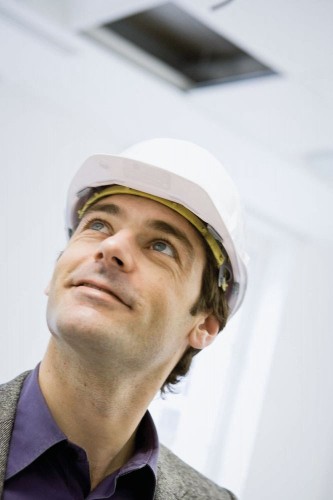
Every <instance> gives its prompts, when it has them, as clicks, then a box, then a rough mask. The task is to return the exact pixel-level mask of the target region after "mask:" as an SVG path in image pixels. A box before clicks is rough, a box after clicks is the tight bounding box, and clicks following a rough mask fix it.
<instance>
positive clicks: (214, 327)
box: [188, 314, 220, 349]
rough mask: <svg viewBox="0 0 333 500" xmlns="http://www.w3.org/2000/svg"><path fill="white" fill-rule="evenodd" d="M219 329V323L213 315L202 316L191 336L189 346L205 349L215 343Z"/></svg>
mask: <svg viewBox="0 0 333 500" xmlns="http://www.w3.org/2000/svg"><path fill="white" fill-rule="evenodd" d="M219 328H220V325H219V322H218V320H217V319H216V317H215V316H214V315H213V314H209V315H206V316H200V317H199V318H198V322H197V323H196V324H195V326H194V327H193V329H192V330H191V332H190V334H189V337H188V340H189V345H190V346H191V347H194V348H195V349H204V348H205V347H207V346H209V345H210V344H211V343H212V342H214V340H215V339H216V337H217V334H218V333H219Z"/></svg>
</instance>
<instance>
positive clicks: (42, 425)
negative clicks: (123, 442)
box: [6, 365, 159, 479]
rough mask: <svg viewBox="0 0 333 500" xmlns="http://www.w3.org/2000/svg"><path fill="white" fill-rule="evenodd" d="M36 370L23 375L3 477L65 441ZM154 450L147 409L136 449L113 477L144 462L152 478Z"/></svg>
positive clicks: (155, 438) (155, 441) (156, 445)
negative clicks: (43, 392) (48, 404)
mask: <svg viewBox="0 0 333 500" xmlns="http://www.w3.org/2000/svg"><path fill="white" fill-rule="evenodd" d="M38 373H39V365H37V367H36V368H35V369H34V370H33V371H32V372H31V373H30V374H29V375H28V376H27V378H26V379H25V381H24V384H23V387H22V391H21V395H20V398H19V401H18V405H17V409H16V416H15V422H14V427H13V432H12V438H11V443H10V450H9V456H8V463H7V470H6V479H9V478H10V477H12V476H14V475H15V474H17V473H18V472H20V471H21V470H22V469H24V468H25V467H27V466H28V465H30V464H31V463H32V462H33V461H34V460H36V459H37V458H38V457H39V456H40V455H42V454H43V453H44V452H45V451H46V450H48V449H49V448H51V447H52V446H54V445H55V444H57V443H60V442H61V441H66V440H67V437H66V436H65V434H64V433H63V432H62V431H61V430H60V429H59V427H58V425H57V424H56V422H55V421H54V419H53V417H52V415H51V412H50V410H49V408H48V406H47V404H46V401H45V399H44V396H43V394H42V392H41V390H40V387H39V382H38ZM158 453H159V441H158V436H157V432H156V428H155V425H154V422H153V420H152V418H151V415H150V413H149V412H148V411H147V412H146V413H145V415H144V417H143V419H142V420H141V422H140V424H139V427H138V432H137V438H136V451H135V453H134V455H133V456H132V457H131V459H130V460H129V461H128V462H127V463H126V464H125V465H124V466H123V467H122V468H121V469H120V470H119V471H118V474H117V476H118V477H119V476H122V475H124V474H127V473H129V472H132V471H133V470H136V469H139V468H142V467H144V466H145V465H148V466H149V468H150V469H151V470H152V472H153V473H154V475H155V477H156V473H157V459H158Z"/></svg>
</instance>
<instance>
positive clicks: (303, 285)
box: [242, 242, 333, 500]
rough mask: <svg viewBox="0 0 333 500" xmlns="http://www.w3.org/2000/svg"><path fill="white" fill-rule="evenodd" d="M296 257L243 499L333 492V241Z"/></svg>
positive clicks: (326, 499) (324, 498)
mask: <svg viewBox="0 0 333 500" xmlns="http://www.w3.org/2000/svg"><path fill="white" fill-rule="evenodd" d="M295 261H297V264H296V265H294V268H293V270H292V273H291V276H287V277H286V278H287V279H288V285H289V286H288V293H287V295H286V307H285V310H284V314H283V317H282V318H281V321H280V328H279V331H280V332H279V336H278V339H277V344H276V348H275V352H274V357H273V363H272V367H271V372H270V376H269V379H268V384H267V390H266V396H265V400H264V405H263V411H262V414H261V418H260V421H259V425H258V431H257V435H256V440H255V446H254V450H253V455H252V458H251V463H250V467H249V471H248V478H247V481H246V484H245V487H244V494H243V495H242V499H244V500H252V499H253V500H254V499H256V500H261V499H262V500H266V499H267V498H269V499H270V500H278V499H281V498H284V499H290V500H291V499H302V500H303V499H308V500H310V499H313V500H314V499H316V500H317V499H318V500H330V499H331V498H333V479H332V474H331V464H332V445H333V427H332V422H333V402H332V393H333V378H332V348H333V339H332V292H331V283H332V280H333V269H332V248H331V247H325V246H321V245H318V243H315V242H311V243H310V242H309V243H308V244H306V245H304V246H303V247H302V248H300V249H299V251H298V252H297V255H295Z"/></svg>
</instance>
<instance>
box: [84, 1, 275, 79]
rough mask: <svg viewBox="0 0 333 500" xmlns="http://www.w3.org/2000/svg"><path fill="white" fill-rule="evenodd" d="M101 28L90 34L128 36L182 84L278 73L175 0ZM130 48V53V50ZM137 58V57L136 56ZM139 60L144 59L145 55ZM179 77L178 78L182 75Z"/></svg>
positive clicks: (104, 36)
mask: <svg viewBox="0 0 333 500" xmlns="http://www.w3.org/2000/svg"><path fill="white" fill-rule="evenodd" d="M99 30H100V31H102V33H103V36H102V37H100V36H95V35H96V31H99ZM99 30H93V33H90V34H91V35H92V36H94V37H95V38H97V39H99V40H100V41H104V42H105V41H106V40H107V33H109V34H110V35H114V34H115V35H117V36H118V37H120V38H121V39H124V40H126V41H127V42H129V43H130V44H132V45H134V46H135V48H136V49H138V48H139V49H140V51H143V52H144V53H145V54H148V57H149V65H147V66H149V67H150V69H153V70H154V68H152V61H153V60H155V61H156V62H158V64H157V70H156V72H159V71H158V67H160V65H161V64H160V63H161V62H162V65H163V67H164V68H165V66H167V67H168V68H169V69H170V71H172V72H173V73H174V74H177V75H178V77H179V78H178V84H179V86H181V87H183V88H193V87H199V86H203V85H212V84H219V83H224V82H230V81H235V80H240V79H245V78H253V77H258V76H264V75H270V74H273V73H274V71H272V69H271V68H269V67H268V66H266V65H264V64H263V63H261V62H260V61H258V60H257V59H255V58H254V57H252V56H251V55H250V54H248V53H247V52H245V51H244V50H242V49H240V48H239V47H237V46H236V45H235V44H234V43H232V42H230V41H229V40H227V39H226V38H224V37H223V36H221V35H220V34H218V33H217V32H216V31H213V30H212V29H210V28H209V27H208V26H207V25H205V24H204V23H203V22H201V21H200V20H199V19H197V18H195V17H193V16H192V15H190V14H189V13H188V12H186V11H184V10H183V9H181V8H180V7H178V6H177V5H175V4H173V3H171V2H168V3H165V4H162V5H159V6H157V7H154V8H151V9H148V10H145V11H143V12H140V13H137V14H134V15H131V16H128V17H125V18H122V19H119V20H117V21H113V22H110V23H107V24H104V25H102V26H101V27H100V28H99ZM126 52H127V55H129V51H128V50H126ZM137 54H138V53H137V52H136V55H137ZM132 59H134V60H135V57H132ZM139 59H140V62H141V63H142V57H140V58H139ZM164 73H165V71H164ZM171 80H172V79H171ZM174 80H175V81H176V83H177V78H176V79H174ZM179 82H180V83H179Z"/></svg>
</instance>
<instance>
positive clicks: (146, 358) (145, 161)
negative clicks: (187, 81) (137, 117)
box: [0, 139, 246, 500]
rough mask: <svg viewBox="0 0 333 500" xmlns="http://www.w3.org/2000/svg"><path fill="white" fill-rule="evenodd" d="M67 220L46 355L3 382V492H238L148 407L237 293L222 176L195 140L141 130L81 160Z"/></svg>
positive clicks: (233, 226) (237, 261) (174, 495)
mask: <svg viewBox="0 0 333 500" xmlns="http://www.w3.org/2000/svg"><path fill="white" fill-rule="evenodd" d="M66 224H67V230H68V234H69V237H70V239H69V242H68V245H67V247H66V248H65V250H64V251H63V253H62V254H61V255H60V257H59V259H58V261H57V263H56V266H55V270H54V274H53V277H52V279H51V282H50V284H49V286H48V288H47V292H46V293H47V295H48V307H47V323H48V327H49V330H50V332H51V339H50V342H49V345H48V348H47V351H46V354H45V356H44V358H43V360H42V362H41V364H40V365H39V366H37V368H36V369H35V370H34V371H33V372H30V373H29V374H23V375H21V376H19V377H18V378H17V379H15V380H14V381H12V382H10V383H8V384H5V385H3V386H2V387H1V390H0V409H1V412H0V415H1V416H0V492H1V493H2V495H3V496H2V498H3V499H4V500H13V499H20V498H25V499H34V500H35V499H44V498H47V499H49V500H53V499H61V500H66V499H80V498H86V499H89V500H94V499H104V498H112V499H114V500H115V499H127V500H131V499H144V500H146V499H147V500H149V499H153V498H155V499H156V500H163V499H164V500H170V499H180V498H181V499H189V500H195V499H202V500H208V499H221V500H222V499H224V500H226V499H231V498H234V496H233V495H232V494H231V493H230V492H228V491H227V490H225V489H223V488H220V487H218V486H217V485H215V484H214V483H212V482H211V481H209V480H208V479H207V478H205V477H203V476H202V475H200V474H199V473H198V472H196V471H194V470H193V469H192V468H191V467H189V466H188V465H186V464H184V463H183V462H182V461H180V460H179V459H178V458H177V457H176V456H175V455H174V454H172V453H171V452H170V451H169V450H167V449H166V448H164V447H163V446H162V445H159V443H158V438H157V435H156V430H155V427H154V424H153V422H152V420H151V417H150V415H149V413H148V412H147V407H148V405H149V403H150V402H151V400H152V399H153V397H154V396H155V394H156V392H157V391H158V390H160V389H162V391H165V390H166V388H168V387H171V385H172V384H174V383H176V382H177V381H178V380H179V378H181V377H182V376H184V375H185V374H186V373H187V371H188V369H189V366H190V364H191V359H192V358H193V356H194V355H195V354H196V353H198V352H199V351H200V350H202V349H204V348H205V347H207V346H208V345H210V344H211V343H212V342H213V341H214V339H215V338H216V336H217V334H218V332H219V331H220V330H221V329H222V328H223V327H224V326H225V324H226V322H227V319H228V318H230V316H231V315H232V314H234V313H235V311H236V310H237V309H238V307H239V306H240V304H241V302H242V299H243V296H244V292H245V287H246V269H245V265H244V258H243V254H242V251H241V249H240V245H239V241H237V238H238V236H237V231H238V229H239V226H240V214H239V202H238V196H237V193H236V192H235V188H234V186H233V184H232V182H231V180H230V178H229V177H228V175H227V174H226V173H225V171H224V169H223V167H222V166H221V165H220V164H219V162H218V161H217V160H216V159H215V158H214V157H212V156H211V155H210V154H209V153H208V152H207V151H205V150H203V149H202V148H199V147H198V146H195V145H194V144H191V143H188V142H185V141H178V140H172V139H155V140H152V141H146V142H143V143H140V144H138V145H136V146H133V147H132V148H130V149H129V150H127V151H125V152H124V153H123V154H122V155H119V156H102V155H99V156H93V157H91V158H89V159H88V160H87V161H86V162H85V163H84V165H83V166H82V167H81V169H80V170H79V171H78V173H77V174H76V176H75V177H74V179H73V181H72V184H71V186H70V189H69V193H68V200H67V210H66Z"/></svg>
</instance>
